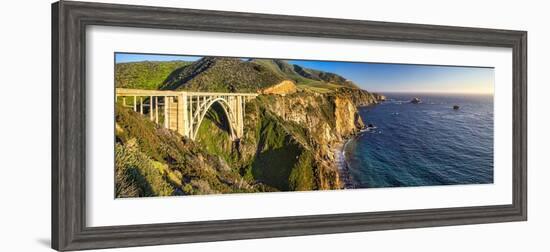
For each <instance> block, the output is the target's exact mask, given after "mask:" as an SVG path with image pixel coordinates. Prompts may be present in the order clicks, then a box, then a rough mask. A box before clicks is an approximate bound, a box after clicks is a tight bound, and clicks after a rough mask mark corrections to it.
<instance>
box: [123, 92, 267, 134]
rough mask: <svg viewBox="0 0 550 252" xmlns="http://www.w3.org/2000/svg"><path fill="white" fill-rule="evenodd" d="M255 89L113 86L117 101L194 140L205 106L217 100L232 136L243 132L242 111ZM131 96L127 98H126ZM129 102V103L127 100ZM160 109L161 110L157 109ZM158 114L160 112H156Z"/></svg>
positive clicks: (254, 95)
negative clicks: (219, 90)
mask: <svg viewBox="0 0 550 252" xmlns="http://www.w3.org/2000/svg"><path fill="white" fill-rule="evenodd" d="M256 96H258V94H254V93H206V92H187V91H162V90H143V89H126V88H117V89H116V101H117V102H122V105H123V106H125V107H131V108H133V110H134V111H135V112H139V113H141V114H142V115H145V116H149V119H150V120H151V121H154V122H156V123H157V124H161V125H163V126H164V127H165V128H167V129H171V130H174V131H176V132H178V133H179V134H181V135H183V136H186V137H188V138H190V139H192V140H195V138H196V137H197V133H198V132H199V127H200V125H201V122H202V120H203V119H204V117H205V116H206V113H207V112H208V110H209V109H210V108H211V107H212V105H214V103H218V104H220V105H221V107H222V109H223V111H224V112H225V115H226V117H227V119H228V121H229V132H230V136H231V139H232V140H237V139H239V138H241V137H242V136H243V127H244V122H243V120H244V112H245V104H246V102H247V101H249V100H251V99H254V98H255V97H256ZM128 98H130V101H128ZM128 103H130V104H128ZM159 111H161V112H160V113H159ZM159 114H160V115H159Z"/></svg>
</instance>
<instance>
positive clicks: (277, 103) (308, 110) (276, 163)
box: [239, 92, 375, 190]
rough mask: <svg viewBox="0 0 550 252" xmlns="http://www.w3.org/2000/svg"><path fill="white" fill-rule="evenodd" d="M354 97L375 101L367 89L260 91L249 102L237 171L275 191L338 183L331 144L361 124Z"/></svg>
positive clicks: (364, 102) (339, 185)
mask: <svg viewBox="0 0 550 252" xmlns="http://www.w3.org/2000/svg"><path fill="white" fill-rule="evenodd" d="M356 102H357V103H359V104H361V105H369V104H372V103H373V102H375V101H374V100H372V97H371V96H370V94H369V93H366V92H365V94H364V95H363V96H360V97H359V98H355V99H351V97H350V96H349V93H347V92H334V93H328V94H320V93H310V92H297V93H294V94H287V95H284V96H283V95H262V96H259V97H258V98H257V99H256V100H254V101H251V102H250V103H249V104H247V111H246V113H247V115H246V120H245V121H246V122H247V124H246V125H245V132H246V133H245V137H243V139H241V142H240V145H239V153H240V155H241V159H240V160H241V162H242V163H241V167H242V168H241V169H242V172H241V173H243V174H249V175H250V177H251V178H254V179H256V180H259V181H261V182H263V183H266V184H267V185H269V186H272V187H275V188H277V189H279V190H312V189H320V190H326V189H337V188H342V187H343V183H342V182H341V181H340V178H339V173H338V169H337V167H336V163H335V162H334V161H335V160H334V158H335V157H334V148H335V147H336V146H337V145H338V144H339V143H341V142H342V141H343V139H344V138H347V137H349V136H351V135H353V134H355V133H357V132H358V131H359V130H360V129H361V128H362V127H363V123H362V119H361V117H360V116H359V114H358V111H357V106H358V105H357V103H356ZM280 162H284V163H280ZM285 169H287V170H285Z"/></svg>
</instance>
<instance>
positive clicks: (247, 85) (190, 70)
mask: <svg viewBox="0 0 550 252" xmlns="http://www.w3.org/2000/svg"><path fill="white" fill-rule="evenodd" d="M282 80H284V78H283V77H282V76H280V75H278V74H277V73H275V72H273V71H271V70H270V69H268V68H266V67H264V66H262V65H258V64H252V63H250V62H246V61H243V60H241V59H237V58H223V57H204V58H202V59H200V60H198V61H196V62H194V63H193V64H191V65H189V66H188V67H185V68H183V69H181V71H177V72H174V73H173V74H172V75H171V76H170V77H169V78H168V80H167V81H166V83H165V84H164V85H163V86H162V89H167V90H181V89H186V90H193V91H212V92H256V91H257V90H259V89H262V88H265V87H269V86H271V85H274V84H277V83H279V82H281V81H282Z"/></svg>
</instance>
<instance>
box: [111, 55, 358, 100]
mask: <svg viewBox="0 0 550 252" xmlns="http://www.w3.org/2000/svg"><path fill="white" fill-rule="evenodd" d="M144 66H145V67H144ZM133 68H136V69H133ZM144 68H145V69H144ZM155 69H162V71H160V72H157V73H153V71H155ZM228 73H231V74H228ZM144 75H146V76H151V75H153V76H156V78H153V79H151V78H145V77H143V76H144ZM159 75H165V78H160V77H159ZM116 76H117V77H116V80H115V81H116V86H117V87H126V88H142V89H160V90H193V91H209V92H261V90H263V89H265V88H268V87H270V86H274V85H277V84H279V83H281V82H282V81H285V80H291V81H293V82H295V83H296V85H297V86H298V88H299V89H301V90H304V89H308V90H311V91H317V92H331V91H332V90H334V89H338V88H342V87H343V88H352V89H360V88H359V87H358V86H357V85H356V84H355V83H353V82H352V81H351V80H348V79H346V78H345V77H343V76H341V75H338V74H336V73H331V72H326V71H320V70H316V69H311V68H305V67H302V66H299V65H297V64H291V63H289V62H288V61H286V60H279V59H248V60H243V59H240V58H230V57H203V58H201V59H199V60H197V61H194V62H186V61H154V62H153V61H142V62H129V63H118V64H116ZM140 81H141V82H144V83H140ZM155 81H156V83H152V82H155Z"/></svg>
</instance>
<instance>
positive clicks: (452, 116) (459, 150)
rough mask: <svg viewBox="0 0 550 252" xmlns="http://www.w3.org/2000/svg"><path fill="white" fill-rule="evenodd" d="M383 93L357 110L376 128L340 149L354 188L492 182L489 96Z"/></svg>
mask: <svg viewBox="0 0 550 252" xmlns="http://www.w3.org/2000/svg"><path fill="white" fill-rule="evenodd" d="M385 95H386V96H387V98H388V100H387V101H386V102H383V103H382V104H379V105H375V106H369V107H360V108H359V113H360V114H361V116H362V118H363V121H364V122H365V124H373V125H374V127H375V128H373V129H370V130H368V131H364V132H362V133H360V134H359V135H357V136H356V137H354V138H352V139H350V140H349V141H348V142H347V143H346V145H345V146H344V156H345V160H346V163H347V166H348V169H349V174H350V177H351V180H352V182H353V184H354V187H356V188H372V187H398V186H428V185H452V184H486V183H493V97H492V95H491V96H490V95H441V94H437V95H435V94H385ZM413 97H419V98H420V99H421V100H422V102H421V103H419V104H412V103H410V100H411V99H412V98H413ZM455 104H456V105H459V106H460V109H458V110H453V105H455Z"/></svg>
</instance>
